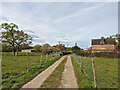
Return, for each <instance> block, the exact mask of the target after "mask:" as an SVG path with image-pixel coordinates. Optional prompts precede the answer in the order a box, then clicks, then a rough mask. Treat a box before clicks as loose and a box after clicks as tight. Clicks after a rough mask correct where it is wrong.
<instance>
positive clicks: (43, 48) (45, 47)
mask: <svg viewBox="0 0 120 90" xmlns="http://www.w3.org/2000/svg"><path fill="white" fill-rule="evenodd" d="M41 49H42V53H44V54H46V53H49V52H50V45H49V44H48V43H46V44H44V45H43V46H42V48H41Z"/></svg>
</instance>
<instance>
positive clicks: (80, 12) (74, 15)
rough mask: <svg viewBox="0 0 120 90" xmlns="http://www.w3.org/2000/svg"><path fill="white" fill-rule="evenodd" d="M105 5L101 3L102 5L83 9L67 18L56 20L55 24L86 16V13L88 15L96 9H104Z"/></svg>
mask: <svg viewBox="0 0 120 90" xmlns="http://www.w3.org/2000/svg"><path fill="white" fill-rule="evenodd" d="M103 5H105V3H100V4H96V5H93V6H91V7H86V8H83V9H79V10H78V11H77V12H75V13H71V14H69V15H66V16H64V17H62V18H59V19H57V20H55V21H54V22H55V23H60V22H62V21H65V20H68V19H71V18H74V17H78V16H81V15H84V14H86V13H88V12H90V11H92V10H94V9H98V8H100V7H102V6H103Z"/></svg>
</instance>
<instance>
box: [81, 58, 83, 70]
mask: <svg viewBox="0 0 120 90" xmlns="http://www.w3.org/2000/svg"><path fill="white" fill-rule="evenodd" d="M81 68H82V69H83V56H81Z"/></svg>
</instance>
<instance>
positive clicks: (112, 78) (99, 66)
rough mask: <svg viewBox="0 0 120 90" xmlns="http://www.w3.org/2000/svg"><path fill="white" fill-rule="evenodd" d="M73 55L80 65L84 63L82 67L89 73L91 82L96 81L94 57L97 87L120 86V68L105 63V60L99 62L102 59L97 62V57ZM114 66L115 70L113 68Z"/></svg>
mask: <svg viewBox="0 0 120 90" xmlns="http://www.w3.org/2000/svg"><path fill="white" fill-rule="evenodd" d="M73 56H74V58H75V59H76V61H77V62H78V63H79V64H80V66H81V65H82V66H81V67H82V68H81V69H83V71H84V73H86V74H87V76H88V77H89V80H90V81H91V82H94V74H93V68H92V59H94V61H95V76H96V84H97V88H118V68H114V67H113V66H112V67H111V66H109V64H108V65H105V62H102V60H101V63H99V62H100V60H99V62H97V60H96V58H95V57H83V56H78V55H76V54H73ZM81 62H82V63H81ZM104 66H105V67H104ZM112 68H114V69H115V70H112ZM113 71H114V73H113Z"/></svg>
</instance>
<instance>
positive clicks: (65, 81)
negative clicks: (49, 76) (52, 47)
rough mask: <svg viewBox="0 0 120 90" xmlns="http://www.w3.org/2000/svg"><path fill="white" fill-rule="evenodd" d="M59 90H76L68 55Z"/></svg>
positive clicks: (76, 85)
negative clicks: (73, 89)
mask: <svg viewBox="0 0 120 90" xmlns="http://www.w3.org/2000/svg"><path fill="white" fill-rule="evenodd" d="M59 88H76V89H77V88H78V84H77V80H76V76H75V73H74V67H73V65H72V62H71V57H70V55H69V56H68V58H67V62H66V64H65V67H64V71H63V75H62V80H61V82H60V85H59Z"/></svg>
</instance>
